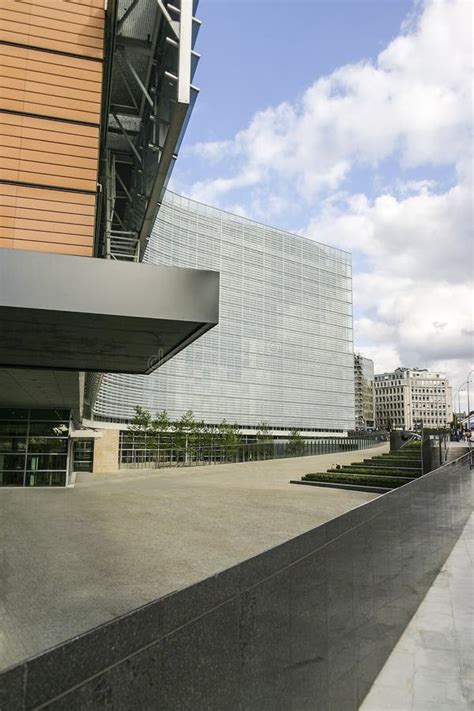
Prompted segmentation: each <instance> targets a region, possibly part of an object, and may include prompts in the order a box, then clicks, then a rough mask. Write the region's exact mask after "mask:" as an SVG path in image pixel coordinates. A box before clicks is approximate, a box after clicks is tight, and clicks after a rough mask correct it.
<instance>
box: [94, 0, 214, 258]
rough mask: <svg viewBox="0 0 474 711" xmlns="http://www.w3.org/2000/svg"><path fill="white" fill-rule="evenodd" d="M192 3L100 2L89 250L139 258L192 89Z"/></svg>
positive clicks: (195, 24) (195, 26)
mask: <svg viewBox="0 0 474 711" xmlns="http://www.w3.org/2000/svg"><path fill="white" fill-rule="evenodd" d="M196 7H197V1H196V0H194V2H193V0H175V1H174V2H173V3H171V2H166V0H108V9H107V16H108V26H107V35H106V47H107V57H106V66H105V77H104V93H103V101H102V128H101V164H100V177H99V183H100V192H99V196H98V203H97V219H96V240H95V244H96V256H99V257H106V258H108V259H126V260H130V261H140V259H141V258H142V256H143V253H144V250H145V247H146V243H147V240H148V236H149V234H150V232H151V229H152V227H153V223H154V221H155V217H156V213H157V211H158V206H159V203H160V201H161V197H162V195H163V192H164V190H165V188H166V184H167V181H168V178H169V176H170V173H171V170H172V167H173V163H174V160H175V159H176V157H177V152H178V149H179V145H180V142H181V139H182V136H183V134H184V130H185V128H186V124H187V121H188V119H189V116H190V113H191V111H192V108H193V105H194V102H195V100H196V97H197V94H198V89H197V88H196V87H194V86H193V85H192V79H193V76H194V72H195V69H196V66H197V63H198V61H199V55H198V54H197V53H196V52H194V50H193V47H194V43H195V40H196V37H197V33H198V30H199V26H200V22H199V20H197V19H196V18H195V17H194V13H195V11H196Z"/></svg>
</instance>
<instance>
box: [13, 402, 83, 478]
mask: <svg viewBox="0 0 474 711" xmlns="http://www.w3.org/2000/svg"><path fill="white" fill-rule="evenodd" d="M69 430H70V412H69V410H57V409H51V410H26V409H11V408H8V409H7V408H2V409H0V486H65V485H66V484H67V474H68V469H69V467H68V461H69Z"/></svg>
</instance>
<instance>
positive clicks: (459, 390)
mask: <svg viewBox="0 0 474 711" xmlns="http://www.w3.org/2000/svg"><path fill="white" fill-rule="evenodd" d="M465 387H466V383H461V385H460V386H459V387H458V392H457V395H458V414H459V415H461V396H460V394H459V393H460V392H461V390H462V389H463V388H465ZM461 422H462V420H461ZM461 429H462V428H461Z"/></svg>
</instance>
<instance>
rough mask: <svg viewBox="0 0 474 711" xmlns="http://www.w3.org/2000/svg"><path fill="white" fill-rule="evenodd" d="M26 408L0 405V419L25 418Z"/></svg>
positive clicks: (26, 417)
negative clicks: (17, 408) (15, 408)
mask: <svg viewBox="0 0 474 711" xmlns="http://www.w3.org/2000/svg"><path fill="white" fill-rule="evenodd" d="M27 419H28V410H13V409H9V408H4V407H0V420H27Z"/></svg>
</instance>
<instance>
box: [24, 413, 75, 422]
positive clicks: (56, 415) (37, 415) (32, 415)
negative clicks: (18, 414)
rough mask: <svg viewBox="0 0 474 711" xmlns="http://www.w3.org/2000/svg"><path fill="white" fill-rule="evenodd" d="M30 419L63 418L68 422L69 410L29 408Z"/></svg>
mask: <svg viewBox="0 0 474 711" xmlns="http://www.w3.org/2000/svg"><path fill="white" fill-rule="evenodd" d="M30 419H31V420H64V421H66V422H69V410H30Z"/></svg>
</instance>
